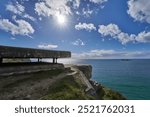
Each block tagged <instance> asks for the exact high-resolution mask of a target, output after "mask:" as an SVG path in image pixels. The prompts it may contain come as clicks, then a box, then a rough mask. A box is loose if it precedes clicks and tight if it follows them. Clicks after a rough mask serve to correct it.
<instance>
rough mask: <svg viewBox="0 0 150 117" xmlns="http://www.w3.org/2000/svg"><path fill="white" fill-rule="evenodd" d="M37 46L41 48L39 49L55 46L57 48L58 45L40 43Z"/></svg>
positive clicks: (53, 47)
mask: <svg viewBox="0 0 150 117" xmlns="http://www.w3.org/2000/svg"><path fill="white" fill-rule="evenodd" d="M38 48H41V49H55V48H58V45H52V44H40V45H38Z"/></svg>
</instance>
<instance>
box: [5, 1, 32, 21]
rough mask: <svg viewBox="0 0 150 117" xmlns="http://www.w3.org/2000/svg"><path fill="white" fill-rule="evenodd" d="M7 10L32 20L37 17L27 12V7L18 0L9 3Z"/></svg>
mask: <svg viewBox="0 0 150 117" xmlns="http://www.w3.org/2000/svg"><path fill="white" fill-rule="evenodd" d="M6 10H7V11H10V12H12V13H14V14H16V15H20V16H21V17H23V18H27V19H30V20H32V21H35V18H34V17H32V16H30V15H29V14H27V13H25V7H24V6H23V5H21V4H19V3H18V2H16V3H14V4H12V3H9V4H7V5H6Z"/></svg>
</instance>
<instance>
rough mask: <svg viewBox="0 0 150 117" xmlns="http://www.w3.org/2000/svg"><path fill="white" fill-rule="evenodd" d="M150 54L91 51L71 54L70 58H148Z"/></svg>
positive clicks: (141, 52)
mask: <svg viewBox="0 0 150 117" xmlns="http://www.w3.org/2000/svg"><path fill="white" fill-rule="evenodd" d="M149 57H150V52H143V51H134V52H131V51H130V52H128V51H122V52H121V51H115V50H91V51H88V52H83V53H72V58H78V59H124V58H149Z"/></svg>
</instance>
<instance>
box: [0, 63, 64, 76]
mask: <svg viewBox="0 0 150 117" xmlns="http://www.w3.org/2000/svg"><path fill="white" fill-rule="evenodd" d="M54 69H65V68H64V65H63V64H51V63H42V62H41V63H18V64H17V63H12V64H10V63H8V64H2V65H1V66H0V77H1V76H9V75H13V74H24V73H32V72H38V71H46V70H54Z"/></svg>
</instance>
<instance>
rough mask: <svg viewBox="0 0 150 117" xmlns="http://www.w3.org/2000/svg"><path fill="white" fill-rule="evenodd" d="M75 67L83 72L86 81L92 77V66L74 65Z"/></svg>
mask: <svg viewBox="0 0 150 117" xmlns="http://www.w3.org/2000/svg"><path fill="white" fill-rule="evenodd" d="M76 67H77V68H78V69H79V70H80V71H82V72H83V74H84V75H85V76H86V78H87V79H91V77H92V66H91V65H76Z"/></svg>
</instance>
